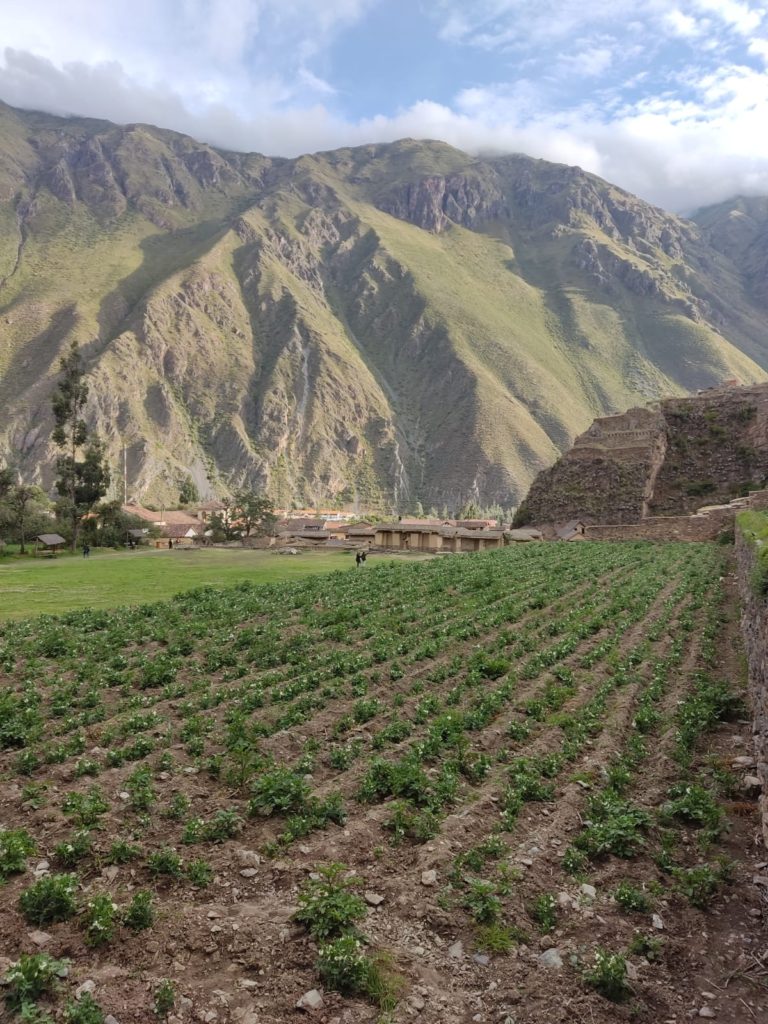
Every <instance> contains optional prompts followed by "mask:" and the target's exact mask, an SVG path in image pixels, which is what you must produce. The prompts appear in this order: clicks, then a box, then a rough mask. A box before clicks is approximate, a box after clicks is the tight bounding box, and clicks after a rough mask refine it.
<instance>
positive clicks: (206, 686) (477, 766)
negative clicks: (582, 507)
mask: <svg viewBox="0 0 768 1024" xmlns="http://www.w3.org/2000/svg"><path fill="white" fill-rule="evenodd" d="M729 588H730V578H729V576H728V574H727V571H726V568H725V560H724V555H723V553H722V549H719V548H715V547H713V546H707V545H701V546H699V545H644V544H604V545H599V544H582V545H566V544H561V545H540V546H531V547H528V548H525V549H522V550H506V551H500V552H493V553H490V554H487V555H474V556H465V557H453V558H445V559H438V560H434V561H429V562H426V563H420V564H398V565H394V564H393V565H381V566H379V567H376V568H371V569H370V570H365V571H360V572H357V571H353V572H347V573H343V574H334V575H328V576H308V577H306V578H304V579H301V580H297V581H295V582H286V583H281V584H274V585H269V586H261V587H257V586H252V585H250V584H245V583H244V584H241V585H238V586H236V587H234V588H231V589H229V590H225V591H212V590H210V589H205V590H199V591H195V592H192V593H187V594H184V595H182V596H180V597H178V598H176V599H175V600H174V601H172V602H170V603H168V604H159V605H145V606H142V607H138V608H135V609H130V610H122V609H121V610H120V611H118V612H114V613H112V612H108V611H93V612H79V613H72V614H70V615H68V616H66V617H64V618H63V619H60V620H42V621H35V620H29V621H24V622H19V623H6V624H5V625H4V626H2V627H0V665H1V666H2V690H0V747H1V748H2V753H0V769H1V770H2V781H1V782H0V820H2V821H3V822H4V823H5V825H6V827H7V828H9V829H11V830H12V831H10V832H6V833H0V875H2V874H4V875H5V877H6V884H5V886H4V887H3V888H2V889H0V904H1V905H2V910H3V914H2V918H1V920H2V924H1V925H0V928H1V929H2V931H0V950H2V952H3V954H4V955H5V957H6V958H7V959H6V962H5V964H4V965H3V967H4V968H7V967H8V962H9V961H10V960H13V961H15V960H17V959H18V957H19V955H20V954H32V953H39V952H40V951H41V950H42V951H43V952H44V953H45V954H50V956H51V957H53V958H55V959H56V960H57V961H58V960H61V959H66V960H69V961H70V965H69V968H68V972H67V973H66V977H64V978H60V979H56V978H55V977H54V975H55V972H56V966H55V965H52V964H49V963H48V962H47V961H45V962H43V966H42V967H41V966H40V965H41V961H40V960H37V961H23V962H22V963H23V964H24V965H25V967H24V970H15V971H14V970H12V971H11V980H12V984H11V985H9V986H6V989H5V991H6V993H7V995H8V997H9V1006H10V1007H12V1008H13V1007H15V1008H16V1009H18V1008H19V1007H20V1006H21V1005H22V1003H23V1001H24V998H27V1000H28V1001H32V1000H33V999H37V1000H38V1004H39V1007H40V1008H41V1010H42V1009H45V1008H49V1009H50V1008H51V1007H53V1006H56V1007H59V1008H60V1007H63V1006H65V1004H67V1000H71V999H72V996H73V993H74V992H75V990H76V989H78V986H81V985H82V984H83V983H84V982H91V983H93V984H92V985H88V986H87V988H89V989H90V988H93V991H92V995H88V994H84V995H83V998H82V999H81V1000H80V1002H79V1003H77V1004H75V1002H74V1001H73V1002H71V1003H70V1004H69V1005H70V1010H69V1011H61V1010H59V1011H57V1012H60V1013H61V1012H64V1013H65V1016H63V1017H61V1019H66V1020H71V1021H75V1022H80V1024H90V1022H91V1021H96V1020H99V1019H100V1018H99V1017H97V1016H94V1017H90V1016H89V1017H85V1016H83V1013H84V1012H85V1011H84V1009H83V1007H85V1010H88V1011H91V1010H93V1007H92V1001H93V1000H95V1001H96V1002H97V1003H98V1004H100V1006H101V1007H102V1008H103V1010H104V1012H105V1013H111V1014H113V1015H114V1017H115V1018H116V1020H117V1021H119V1022H120V1024H127V1022H129V1021H131V1022H147V1021H150V1020H152V1019H157V1017H156V1013H159V1014H160V1016H161V1017H162V1016H165V1015H167V1014H168V1013H170V1015H171V1018H174V1017H175V1018H177V1019H179V1020H183V1021H193V1020H201V1021H218V1022H228V1021H240V1022H245V1024H257V1022H258V1024H285V1022H288V1021H290V1020H293V1019H296V1018H297V1015H299V1014H300V1013H301V1012H302V1011H300V1010H297V1009H295V1004H296V1003H297V1000H299V999H300V998H301V997H302V995H303V994H304V993H306V992H308V990H312V989H315V988H316V989H320V990H322V997H321V998H322V1001H323V1006H321V1007H319V1008H318V1009H317V1010H316V1011H313V1010H311V1009H309V1008H307V1010H306V1014H307V1015H308V1016H310V1017H312V1019H318V1020H323V1021H327V1022H331V1021H335V1022H337V1024H340V1022H344V1024H353V1022H365V1021H374V1020H378V1019H382V1018H383V1019H388V1020H392V1021H406V1020H411V1019H419V1020H421V1021H424V1022H429V1024H438V1022H439V1024H459V1022H464V1021H480V1022H487V1024H501V1022H514V1024H566V1022H568V1024H572V1022H576V1024H581V1022H583V1024H604V1022H608V1021H619V1020H621V1021H623V1020H627V1021H641V1022H648V1024H650V1022H662V1021H670V1022H671V1021H674V1022H675V1024H681V1022H683V1021H684V1020H685V1019H686V1018H687V1016H689V1015H693V1016H695V1015H696V1014H699V1013H700V1012H701V1015H702V1016H714V1017H716V1019H717V1020H718V1021H725V1022H729V1024H736V1022H738V1024H744V1022H746V1021H752V1020H760V1019H765V1016H764V1015H765V1014H766V1012H768V991H766V988H765V970H766V968H765V964H764V963H763V962H762V961H761V960H760V950H761V949H762V948H763V947H764V945H765V944H764V942H762V945H761V944H760V940H761V936H762V937H763V938H764V935H765V933H764V931H763V929H764V921H765V918H764V917H763V916H761V915H762V914H763V912H764V911H766V909H767V908H766V903H765V901H763V902H762V903H761V893H763V892H765V889H764V888H760V887H759V886H754V885H752V884H751V879H752V876H753V875H754V874H755V872H756V871H758V870H759V865H757V866H756V862H759V861H760V860H761V859H763V858H762V857H761V854H760V851H759V849H758V847H757V845H756V835H757V819H756V804H755V801H754V799H752V798H751V796H750V794H749V793H748V792H747V791H745V789H744V783H743V776H744V774H745V772H748V771H749V768H748V766H747V762H748V760H749V757H748V755H749V752H750V750H751V746H750V737H749V724H748V722H747V718H746V708H745V706H744V704H743V702H742V701H743V696H744V695H743V693H742V685H743V679H742V673H743V668H742V664H741V659H740V656H739V649H738V643H737V629H736V626H737V621H736V620H737V614H738V610H737V608H736V606H735V604H734V603H733V601H732V598H731V596H730V589H729ZM739 756H742V757H743V758H744V761H743V762H742V764H743V765H744V767H742V766H741V765H739V764H738V762H737V763H736V765H734V759H735V758H737V757H739ZM337 864H341V865H344V867H334V866H333V865H337ZM38 968H40V970H37V969H38ZM33 969H34V970H33ZM25 972H26V973H25ZM41 972H42V973H41ZM32 974H34V978H35V979H36V980H35V983H34V984H30V982H29V977H28V976H30V975H32ZM49 976H50V977H49ZM31 992H32V993H33V994H30V993H31ZM81 992H84V990H81ZM310 1002H311V999H310ZM702 1011H703V1012H702ZM27 1012H28V1013H31V1012H32V1011H31V1010H28V1011H27ZM67 1012H68V1013H69V1016H66V1013H67ZM93 1012H94V1013H97V1011H96V1010H93ZM78 1013H79V1014H80V1016H77V1014H78ZM27 1019H28V1020H38V1019H43V1018H38V1017H33V1016H28V1018H27ZM57 1019H59V1018H57Z"/></svg>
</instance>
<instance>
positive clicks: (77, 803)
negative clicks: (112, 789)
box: [61, 786, 109, 828]
mask: <svg viewBox="0 0 768 1024" xmlns="http://www.w3.org/2000/svg"><path fill="white" fill-rule="evenodd" d="M61 809H62V811H63V812H64V813H65V814H67V815H71V816H72V817H73V818H74V819H75V821H76V822H77V823H78V825H80V827H81V828H90V827H91V826H92V825H95V824H96V823H97V821H98V820H99V818H100V817H101V815H102V814H105V813H106V812H107V811H108V810H109V801H108V800H107V799H106V797H105V796H104V794H103V793H102V791H101V789H99V787H98V786H91V788H90V789H89V790H88V792H87V793H67V795H66V796H65V797H64V800H63V802H62V805H61Z"/></svg>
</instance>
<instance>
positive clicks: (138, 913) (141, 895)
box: [123, 890, 155, 932]
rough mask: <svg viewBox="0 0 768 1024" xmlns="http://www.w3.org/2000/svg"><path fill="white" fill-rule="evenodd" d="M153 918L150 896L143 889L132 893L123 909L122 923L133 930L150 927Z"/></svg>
mask: <svg viewBox="0 0 768 1024" xmlns="http://www.w3.org/2000/svg"><path fill="white" fill-rule="evenodd" d="M154 920H155V912H154V909H153V907H152V896H151V895H150V893H148V892H145V891H144V890H139V892H137V893H134V895H133V899H132V900H131V902H130V903H129V904H128V906H127V907H126V908H125V910H124V911H123V924H124V925H125V926H126V928H130V929H131V930H132V931H134V932H140V931H143V929H144V928H151V927H152V925H153V923H154Z"/></svg>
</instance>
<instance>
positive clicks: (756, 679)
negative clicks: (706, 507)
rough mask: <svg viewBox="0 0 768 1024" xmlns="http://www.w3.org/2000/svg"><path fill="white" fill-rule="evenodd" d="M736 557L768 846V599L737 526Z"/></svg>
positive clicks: (749, 545) (750, 550) (753, 557)
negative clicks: (756, 582)
mask: <svg viewBox="0 0 768 1024" xmlns="http://www.w3.org/2000/svg"><path fill="white" fill-rule="evenodd" d="M736 557H737V560H738V566H739V590H740V591H741V600H742V609H743V611H742V615H741V629H742V633H743V634H744V643H745V645H746V648H747V660H748V662H749V686H750V690H751V693H752V703H753V707H754V715H755V724H754V730H753V731H754V737H755V755H756V758H757V773H756V774H757V776H758V778H759V779H760V780H761V781H762V784H763V793H762V797H761V800H760V808H761V813H762V821H763V842H764V843H765V845H766V846H768V600H766V598H765V597H759V596H758V595H757V594H756V593H755V591H754V589H753V587H752V572H753V570H754V568H755V564H756V561H757V559H756V551H755V548H754V546H753V544H752V543H751V542H750V541H749V540H747V539H746V538H745V537H744V535H743V534H742V533H741V531H740V530H738V529H737V530H736Z"/></svg>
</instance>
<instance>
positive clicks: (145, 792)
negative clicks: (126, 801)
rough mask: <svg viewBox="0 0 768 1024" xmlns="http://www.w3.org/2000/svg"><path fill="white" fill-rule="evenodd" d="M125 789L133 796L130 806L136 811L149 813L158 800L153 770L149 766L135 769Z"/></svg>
mask: <svg viewBox="0 0 768 1024" xmlns="http://www.w3.org/2000/svg"><path fill="white" fill-rule="evenodd" d="M125 788H126V789H127V790H128V792H129V793H130V795H131V800H130V804H131V807H132V808H133V809H134V810H135V811H148V810H149V809H150V807H152V805H153V804H154V803H155V801H156V800H157V793H156V792H155V787H154V786H153V785H152V769H151V768H150V767H149V766H148V765H142V766H141V767H139V768H135V769H134V770H133V771H132V772H131V774H130V775H129V776H128V778H127V780H126V783H125Z"/></svg>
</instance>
